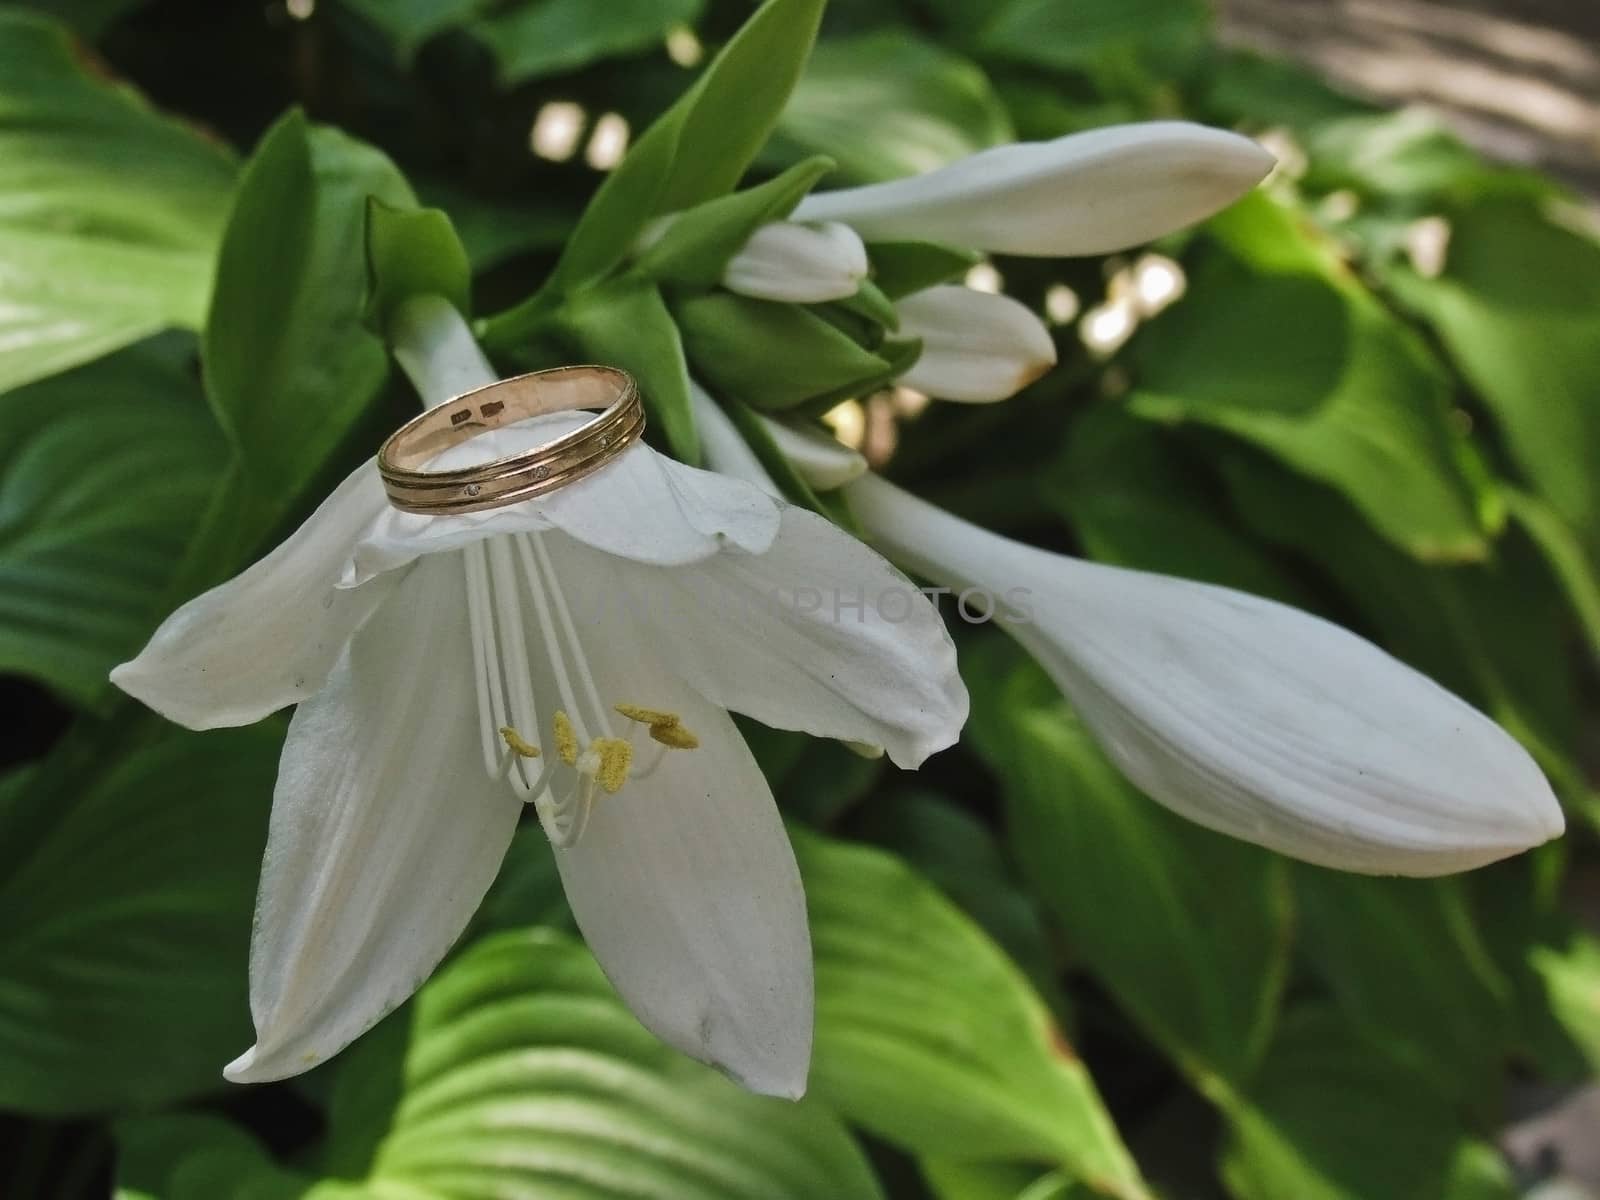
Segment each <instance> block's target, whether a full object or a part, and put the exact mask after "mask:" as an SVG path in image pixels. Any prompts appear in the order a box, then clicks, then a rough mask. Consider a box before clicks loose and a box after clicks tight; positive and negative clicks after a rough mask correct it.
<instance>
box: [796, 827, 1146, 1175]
mask: <svg viewBox="0 0 1600 1200" xmlns="http://www.w3.org/2000/svg"><path fill="white" fill-rule="evenodd" d="M795 853H796V856H797V858H798V859H799V862H800V872H801V875H802V876H803V877H804V879H805V884H806V896H807V902H808V905H809V909H810V916H811V939H812V944H813V946H814V948H815V953H816V978H817V1038H816V1049H815V1052H814V1055H813V1060H812V1068H811V1087H812V1090H813V1092H814V1093H815V1094H816V1095H817V1096H819V1097H821V1098H822V1099H823V1100H825V1101H826V1102H827V1103H829V1104H830V1105H832V1106H833V1107H835V1108H837V1109H838V1110H839V1111H841V1112H842V1113H844V1114H845V1115H846V1116H847V1117H849V1118H850V1119H851V1120H852V1121H854V1122H856V1123H857V1124H859V1125H862V1126H864V1127H866V1128H867V1129H870V1130H872V1131H873V1132H875V1133H877V1134H879V1135H880V1136H883V1137H886V1138H889V1139H891V1140H893V1141H895V1142H898V1143H900V1144H901V1145H903V1146H905V1147H906V1148H907V1149H909V1150H912V1151H914V1152H917V1153H923V1154H939V1155H942V1156H945V1157H948V1158H972V1159H985V1158H995V1157H1006V1158H1010V1157H1018V1158H1046V1159H1049V1160H1051V1161H1054V1162H1056V1163H1059V1164H1062V1165H1063V1166H1066V1167H1068V1168H1070V1169H1071V1170H1072V1171H1073V1172H1074V1173H1075V1174H1076V1175H1078V1176H1079V1177H1081V1178H1084V1179H1088V1180H1092V1181H1093V1182H1094V1183H1095V1185H1096V1186H1097V1187H1098V1188H1099V1189H1100V1191H1101V1192H1102V1194H1104V1195H1107V1196H1120V1197H1147V1196H1148V1195H1149V1192H1148V1191H1147V1190H1146V1189H1145V1187H1144V1184H1143V1183H1142V1182H1141V1180H1140V1178H1139V1173H1138V1169H1137V1168H1136V1167H1135V1166H1134V1163H1133V1159H1132V1158H1131V1157H1130V1156H1129V1155H1128V1152H1127V1150H1126V1149H1125V1148H1124V1147H1123V1145H1122V1143H1121V1140H1120V1139H1119V1138H1118V1136H1117V1132H1116V1128H1115V1126H1114V1125H1113V1124H1112V1122H1111V1118H1110V1117H1109V1116H1108V1115H1107V1114H1106V1112H1105V1109H1104V1108H1103V1107H1102V1105H1101V1103H1100V1099H1099V1097H1098V1095H1097V1094H1096V1092H1095V1089H1094V1083H1093V1080H1091V1079H1090V1077H1089V1073H1088V1070H1087V1069H1086V1068H1085V1067H1084V1065H1083V1063H1082V1062H1081V1061H1080V1060H1079V1059H1078V1057H1077V1056H1076V1055H1075V1054H1073V1053H1072V1050H1071V1049H1070V1047H1068V1045H1067V1044H1066V1042H1065V1040H1064V1039H1063V1038H1062V1036H1061V1034H1060V1032H1059V1031H1058V1030H1057V1029H1056V1028H1055V1026H1054V1024H1053V1023H1052V1021H1051V1019H1050V1016H1049V1013H1048V1011H1047V1010H1046V1009H1045V1007H1044V1005H1043V1004H1042V1003H1041V1002H1040V1000H1039V998H1038V997H1037V996H1036V995H1034V993H1033V991H1032V989H1031V988H1029V986H1028V984H1027V981H1026V980H1025V979H1024V977H1023V976H1022V973H1021V972H1020V971H1019V970H1018V969H1017V968H1016V966H1015V965H1014V964H1013V963H1011V961H1010V960H1009V959H1007V958H1006V957H1005V955H1004V954H1003V953H1001V952H1000V950H999V949H998V948H997V947H996V946H994V944H993V943H991V942H990V941H989V940H988V938H987V937H985V936H984V934H983V933H982V931H980V930H979V929H978V927H977V926H976V925H974V924H973V923H972V922H971V921H970V920H969V919H968V918H966V917H965V916H963V915H962V914H961V913H960V912H959V911H958V910H957V909H956V908H955V907H954V906H953V905H952V904H951V903H950V902H949V901H948V900H946V899H945V898H944V897H943V896H941V895H940V894H939V893H938V891H936V890H935V889H934V888H933V887H932V885H930V884H928V883H927V882H925V881H924V880H922V879H920V878H919V877H918V876H917V875H916V874H915V873H914V872H912V871H911V870H909V869H908V868H907V867H905V866H904V864H902V863H900V862H899V861H897V860H896V859H894V858H892V857H890V856H889V855H886V854H884V853H882V852H881V851H877V850H869V849H867V848H865V847H860V846H852V845H849V844H846V843H842V842H829V841H826V840H824V839H822V838H819V837H816V836H814V835H802V834H800V833H799V832H798V831H796V833H795Z"/></svg>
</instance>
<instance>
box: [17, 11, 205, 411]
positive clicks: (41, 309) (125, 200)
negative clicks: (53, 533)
mask: <svg viewBox="0 0 1600 1200" xmlns="http://www.w3.org/2000/svg"><path fill="white" fill-rule="evenodd" d="M233 179H234V164H233V159H232V157H231V156H230V155H229V154H228V152H227V150H226V149H224V148H223V147H222V146H220V145H218V144H216V143H214V142H211V141H208V140H206V139H204V138H202V137H201V136H200V135H199V133H198V132H197V131H195V130H193V129H190V128H188V127H186V126H183V125H180V124H178V123H177V122H175V121H172V120H170V119H168V118H166V117H163V116H161V115H159V114H157V113H155V112H154V111H152V110H151V109H150V108H149V107H148V106H147V105H146V104H144V102H143V101H142V100H140V99H139V98H138V97H137V96H135V95H134V94H133V93H132V92H130V91H128V90H127V89H124V88H121V87H116V86H113V85H110V84H108V83H107V82H105V80H103V79H102V78H98V77H96V76H95V75H93V74H91V73H90V72H89V71H87V70H85V69H84V66H83V64H82V63H81V62H80V60H79V59H78V57H77V55H76V54H75V53H74V51H73V46H72V41H71V38H70V36H69V35H68V34H67V32H66V31H65V30H64V29H63V28H61V27H60V26H58V25H56V24H55V23H54V22H52V21H49V20H47V19H45V18H44V17H41V16H36V15H34V14H32V13H28V12H24V11H20V10H15V9H12V10H0V245H3V246H4V251H3V255H0V391H4V390H6V389H7V388H12V387H16V386H18V385H20V384H23V383H27V382H29V381H31V380H35V379H41V378H44V377H45V376H47V375H51V374H54V373H55V372H57V371H62V370H65V369H66V368H68V367H72V366H75V365H77V364H79V363H83V362H87V361H89V360H90V359H93V358H97V357H99V356H100V355H102V354H105V353H107V352H109V351H111V350H115V349H117V348H118V347H119V346H125V345H127V344H129V343H130V342H135V341H138V340H139V339H140V338H143V337H145V336H147V335H149V334H151V333H154V332H156V331H157V330H160V329H163V328H166V327H168V326H184V327H188V328H191V329H197V328H199V326H200V324H201V321H202V319H203V317H204V315H205V309H206V296H207V294H208V292H209V290H210V287H211V273H212V265H213V261H214V258H215V254H216V246H217V238H218V236H219V235H220V233H221V230H222V222H223V218H224V215H225V213H226V209H227V203H228V196H229V194H230V192H231V191H232V189H233Z"/></svg>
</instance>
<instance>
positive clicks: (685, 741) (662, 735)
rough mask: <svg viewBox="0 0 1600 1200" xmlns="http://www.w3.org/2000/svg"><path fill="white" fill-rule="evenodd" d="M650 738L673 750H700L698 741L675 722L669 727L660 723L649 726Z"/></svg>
mask: <svg viewBox="0 0 1600 1200" xmlns="http://www.w3.org/2000/svg"><path fill="white" fill-rule="evenodd" d="M650 736H651V738H653V739H654V740H655V741H658V742H660V743H661V744H662V745H663V746H668V747H670V748H671V749H673V750H698V749H699V748H700V739H699V738H697V737H695V735H694V734H693V733H691V732H690V731H689V730H688V729H686V728H684V726H683V725H681V724H679V723H678V722H676V721H674V722H673V723H672V724H670V725H668V724H665V723H664V722H660V721H658V722H656V723H655V724H654V725H652V726H650Z"/></svg>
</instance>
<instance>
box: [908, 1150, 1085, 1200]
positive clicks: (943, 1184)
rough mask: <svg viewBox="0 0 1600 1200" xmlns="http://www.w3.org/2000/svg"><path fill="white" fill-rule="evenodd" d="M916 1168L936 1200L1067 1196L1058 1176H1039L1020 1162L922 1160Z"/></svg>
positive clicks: (1038, 1199) (1024, 1199)
mask: <svg viewBox="0 0 1600 1200" xmlns="http://www.w3.org/2000/svg"><path fill="white" fill-rule="evenodd" d="M918 1165H919V1166H921V1168H922V1176H923V1178H924V1179H925V1180H927V1183H928V1188H929V1190H930V1191H931V1192H932V1193H933V1195H934V1196H935V1198H936V1200H1066V1198H1067V1197H1069V1196H1071V1193H1070V1192H1068V1191H1067V1190H1066V1188H1067V1182H1066V1180H1064V1179H1062V1178H1061V1176H1059V1175H1057V1174H1055V1173H1054V1172H1051V1173H1050V1174H1048V1175H1045V1176H1043V1177H1041V1176H1040V1174H1039V1169H1038V1168H1037V1167H1030V1166H1025V1165H1023V1164H1021V1163H1006V1162H985V1163H972V1162H952V1161H951V1160H949V1159H944V1158H924V1159H922V1160H921V1161H920V1162H919V1164H918ZM1034 1188H1038V1189H1040V1190H1039V1191H1037V1192H1036V1191H1034V1190H1032V1189H1034ZM1058 1188H1059V1190H1056V1189H1058ZM1073 1200H1076V1198H1075V1197H1074V1198H1073Z"/></svg>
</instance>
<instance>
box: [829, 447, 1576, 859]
mask: <svg viewBox="0 0 1600 1200" xmlns="http://www.w3.org/2000/svg"><path fill="white" fill-rule="evenodd" d="M845 494H846V495H847V496H848V497H849V499H850V502H851V506H852V508H853V509H854V511H855V513H856V516H857V517H858V518H859V519H860V521H861V522H862V524H863V525H864V526H865V528H866V529H867V531H868V533H869V535H870V536H871V537H872V538H873V540H874V541H875V542H876V543H878V544H879V545H880V546H882V547H884V548H885V549H886V550H887V551H888V552H889V553H891V554H893V555H895V556H896V557H897V558H898V559H899V560H900V561H902V562H904V563H907V564H908V565H910V566H912V567H913V568H915V569H916V570H918V571H922V572H925V573H926V574H927V575H928V576H929V577H930V578H932V579H934V580H937V581H938V582H940V583H942V584H946V585H948V586H950V587H953V588H958V589H961V588H968V587H973V588H979V589H982V590H984V591H985V592H987V593H988V594H990V595H992V596H994V597H996V598H998V599H999V601H1000V607H1001V608H1002V609H1004V608H1005V607H1006V601H1005V600H1004V597H1006V595H1007V594H1008V593H1009V594H1010V595H1011V596H1012V597H1013V598H1014V599H1015V600H1016V601H1017V603H1016V604H1015V607H1017V608H1026V609H1028V610H1031V611H1030V612H1027V613H1019V614H1017V615H1018V616H1019V617H1020V618H1021V619H1016V620H1012V621H1009V622H1007V623H1005V626H1004V627H1005V628H1006V630H1007V632H1008V633H1010V634H1011V635H1012V636H1014V637H1015V638H1016V639H1017V640H1018V641H1019V642H1021V643H1022V644H1023V646H1025V647H1026V648H1027V649H1028V651H1029V652H1030V653H1031V654H1032V655H1033V656H1034V657H1035V658H1036V659H1038V661H1039V662H1040V664H1041V665H1042V666H1043V667H1044V668H1045V669H1046V670H1047V671H1048V672H1049V673H1050V675H1051V677H1052V678H1053V679H1054V680H1055V682H1056V684H1057V685H1058V686H1059V687H1060V688H1061V690H1062V691H1063V692H1064V693H1066V695H1067V697H1068V698H1069V699H1070V700H1071V701H1072V703H1073V705H1074V707H1075V708H1076V709H1077V710H1078V712H1079V713H1080V714H1081V715H1082V716H1083V719H1084V720H1085V721H1086V722H1087V723H1088V725H1089V727H1090V728H1091V729H1092V730H1093V731H1094V733H1095V735H1096V736H1097V738H1098V739H1099V741H1100V743H1101V745H1102V746H1104V747H1105V749H1106V751H1107V752H1108V753H1109V754H1110V755H1111V757H1112V758H1113V759H1114V760H1115V762H1116V763H1117V765H1118V766H1119V767H1120V768H1121V769H1122V771H1123V772H1124V773H1125V774H1126V775H1127V776H1128V777H1129V778H1130V779H1131V780H1133V782H1134V783H1136V784H1137V785H1138V786H1139V787H1140V788H1142V789H1143V790H1144V791H1146V792H1148V793H1149V794H1150V795H1151V796H1152V797H1154V798H1155V799H1156V800H1159V801H1160V802H1161V803H1163V804H1165V805H1167V806H1168V807H1169V808H1171V809H1173V810H1174V811H1176V812H1178V813H1180V814H1182V815H1183V816H1185V817H1188V818H1189V819H1191V820H1193V821H1196V822H1198V823H1199V824H1201V825H1206V826H1209V827H1210V828H1212V829H1216V830H1220V831H1221V832H1223V833H1227V834H1231V835H1233V836H1235V837H1239V838H1243V839H1244V840H1246V841H1251V842H1256V843H1258V844H1260V845H1263V846H1267V847H1269V848H1271V849H1273V850H1278V851H1281V852H1282V853H1284V854H1288V855H1292V856H1294V857H1295V858H1300V859H1304V860H1306V861H1308V862H1313V863H1319V864H1321V865H1323V866H1329V867H1338V868H1342V869H1344V870H1349V871H1362V872H1369V873H1382V874H1399V875H1439V874H1445V873H1448V872H1452V871H1461V870H1466V869H1468V868H1471V867H1476V866H1481V865H1482V864H1484V863H1488V862H1493V861H1494V860H1496V859H1499V858H1504V857H1505V856H1507V855H1510V854H1516V853H1518V852H1519V851H1522V850H1526V849H1529V848H1530V847H1532V846H1536V845H1539V844H1540V843H1542V842H1544V841H1547V840H1549V839H1550V838H1553V837H1556V836H1557V835H1559V834H1560V833H1561V831H1562V828H1563V819H1562V814H1561V808H1560V805H1559V804H1558V803H1557V801H1556V798H1555V796H1554V795H1553V794H1552V792H1551V790H1550V786H1549V784H1548V783H1547V782H1546V781H1545V778H1544V776H1543V775H1542V774H1541V773H1540V771H1539V768H1538V767H1537V766H1535V765H1534V762H1533V760H1532V759H1531V758H1529V756H1528V754H1527V752H1526V751H1524V750H1523V749H1522V747H1521V746H1520V745H1518V744H1517V743H1516V741H1514V740H1513V739H1512V738H1511V737H1510V736H1509V735H1508V734H1506V733H1505V732H1504V731H1503V730H1501V729H1500V727H1499V726H1497V725H1496V724H1494V722H1492V721H1491V720H1489V718H1487V717H1485V716H1484V715H1483V714H1482V713H1480V712H1478V711H1477V710H1476V709H1474V708H1472V707H1471V706H1470V705H1468V704H1466V703H1465V702H1464V701H1462V700H1460V699H1458V698H1457V697H1455V696H1453V695H1452V694H1450V693H1449V692H1447V691H1445V690H1444V689H1443V688H1441V687H1439V686H1438V685H1437V684H1435V683H1433V682H1432V681H1431V680H1429V679H1427V678H1426V677H1425V676H1423V675H1421V674H1419V673H1418V672H1416V671H1414V670H1412V669H1411V668H1410V667H1407V666H1405V665H1404V664H1403V663H1401V662H1399V661H1397V660H1396V659H1394V658H1391V657H1390V656H1389V655H1388V654H1386V653H1384V652H1383V651H1382V650H1380V649H1378V648H1377V647H1376V646H1374V645H1372V644H1371V643H1369V642H1366V641H1364V640H1362V639H1361V638H1359V637H1356V636H1355V635H1354V634H1352V633H1350V632H1348V631H1347V630H1344V629H1341V628H1339V627H1338V626H1337V625H1333V624H1330V623H1329V622H1327V621H1323V620H1321V619H1319V618H1317V617H1313V616H1310V615H1308V614H1306V613H1303V612H1300V611H1298V610H1296V609H1293V608H1289V607H1287V606H1285V605H1282V604H1277V603H1274V602H1272V601H1268V600H1262V599H1259V598H1257V597H1254V596H1250V595H1246V594H1244V593H1242V592H1236V591H1232V590H1230V589H1227V588H1221V587H1213V586H1210V585H1207V584H1200V583H1193V582H1189V581H1186V580H1181V579H1175V578H1171V577H1168V576H1163V575H1154V574H1149V573H1146V572H1142V571H1130V570H1125V569H1122V568H1118V567H1110V566H1105V565H1102V564H1098V563H1089V562H1083V561H1080V560H1077V559H1073V558H1068V557H1066V556H1064V555H1059V554H1051V553H1048V552H1046V551H1043V550H1039V549H1036V548H1033V547H1030V546H1025V545H1022V544H1020V543H1017V542H1013V541H1010V540H1009V539H1006V538H1003V537H1000V536H998V535H996V534H993V533H989V532H988V531H986V530H983V529H980V528H978V527H977V526H975V525H970V524H968V523H967V522H965V521H962V520H960V519H959V518H957V517H954V516H951V515H950V514H949V513H946V512H943V511H941V510H939V509H937V508H935V507H933V506H932V505H930V504H927V503H926V502H924V501H922V500H919V499H917V498H916V497H914V496H911V495H908V494H907V493H905V492H902V491H900V490H899V489H897V488H895V487H894V486H893V485H891V484H889V483H887V482H885V481H884V480H882V479H881V478H879V477H877V476H875V475H871V474H867V475H863V476H861V477H860V478H859V479H857V480H856V481H855V482H854V483H852V484H850V485H849V486H848V488H847V489H846V493H845ZM1014 589H1021V591H1016V590H1014Z"/></svg>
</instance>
